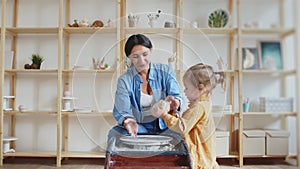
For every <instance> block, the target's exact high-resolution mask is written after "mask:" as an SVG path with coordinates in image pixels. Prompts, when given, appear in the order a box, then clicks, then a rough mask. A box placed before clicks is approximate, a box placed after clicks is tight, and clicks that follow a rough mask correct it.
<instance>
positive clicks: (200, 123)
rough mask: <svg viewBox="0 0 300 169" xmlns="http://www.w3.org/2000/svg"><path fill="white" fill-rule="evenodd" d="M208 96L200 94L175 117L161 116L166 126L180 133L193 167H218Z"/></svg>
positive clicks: (199, 168)
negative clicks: (200, 95) (199, 96)
mask: <svg viewBox="0 0 300 169" xmlns="http://www.w3.org/2000/svg"><path fill="white" fill-rule="evenodd" d="M210 111H211V105H210V100H209V97H207V96H202V97H201V98H199V99H198V100H197V101H195V102H194V103H191V104H190V105H189V108H188V109H187V110H186V111H185V112H183V113H182V114H181V116H180V117H176V116H173V115H170V114H166V115H164V116H163V119H164V120H165V122H166V124H167V126H168V127H169V128H170V129H171V130H174V131H176V132H178V133H180V134H181V135H182V137H183V138H184V140H185V141H186V143H187V145H188V147H189V150H190V155H191V160H192V164H193V169H219V168H220V167H219V165H218V163H217V161H216V150H215V149H216V145H215V141H216V136H215V130H216V128H215V125H214V121H213V119H212V117H211V115H210Z"/></svg>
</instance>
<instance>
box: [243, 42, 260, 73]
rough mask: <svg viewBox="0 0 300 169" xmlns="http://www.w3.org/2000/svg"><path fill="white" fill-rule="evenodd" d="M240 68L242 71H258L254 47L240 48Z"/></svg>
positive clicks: (257, 59)
mask: <svg viewBox="0 0 300 169" xmlns="http://www.w3.org/2000/svg"><path fill="white" fill-rule="evenodd" d="M242 68H243V69H244V70H256V69H259V58H258V55H257V48H255V47H244V48H242Z"/></svg>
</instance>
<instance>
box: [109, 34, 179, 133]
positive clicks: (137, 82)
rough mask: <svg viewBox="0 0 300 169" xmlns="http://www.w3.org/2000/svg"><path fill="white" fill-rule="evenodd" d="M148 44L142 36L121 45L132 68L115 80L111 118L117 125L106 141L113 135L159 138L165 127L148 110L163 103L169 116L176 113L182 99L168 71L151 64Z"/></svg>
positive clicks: (171, 72) (139, 35) (173, 76)
mask: <svg viewBox="0 0 300 169" xmlns="http://www.w3.org/2000/svg"><path fill="white" fill-rule="evenodd" d="M151 52H152V43H151V41H150V40H149V39H148V37H146V36H145V35H142V34H136V35H132V36H130V37H129V38H128V40H127V42H126V44H125V54H126V56H127V57H128V58H129V59H130V61H131V63H132V66H131V67H130V68H129V69H128V70H127V72H125V73H124V74H123V75H121V76H120V77H119V79H118V84H117V90H116V95H115V104H114V109H113V115H114V117H115V119H116V120H117V122H118V125H117V126H115V127H114V128H113V129H112V130H111V131H110V132H109V135H108V137H109V138H111V137H113V136H115V135H120V134H121V135H128V134H129V135H131V136H136V135H137V134H159V133H162V132H164V131H165V130H166V129H167V127H166V125H165V123H164V121H163V119H161V118H156V117H154V116H152V114H151V112H150V109H151V106H152V105H153V104H154V103H155V102H157V101H159V100H161V99H166V100H167V101H169V102H170V103H171V105H170V112H172V113H174V112H177V111H179V110H180V107H182V106H181V104H182V95H181V90H180V87H179V84H178V82H177V80H176V76H175V73H174V71H173V70H172V68H170V67H169V66H168V65H165V64H160V63H152V62H151V61H150V56H151Z"/></svg>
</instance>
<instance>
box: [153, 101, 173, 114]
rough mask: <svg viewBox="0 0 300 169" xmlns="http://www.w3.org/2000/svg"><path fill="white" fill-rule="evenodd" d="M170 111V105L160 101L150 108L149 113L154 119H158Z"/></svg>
mask: <svg viewBox="0 0 300 169" xmlns="http://www.w3.org/2000/svg"><path fill="white" fill-rule="evenodd" d="M169 111H170V103H169V102H167V101H165V100H160V101H159V102H157V103H155V104H154V105H153V106H152V107H151V113H152V115H153V116H154V117H157V118H160V117H162V116H163V115H164V114H167V113H168V112H169Z"/></svg>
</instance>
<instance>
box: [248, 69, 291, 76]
mask: <svg viewBox="0 0 300 169" xmlns="http://www.w3.org/2000/svg"><path fill="white" fill-rule="evenodd" d="M242 73H248V74H286V75H293V74H295V73H296V70H264V69H261V70H242Z"/></svg>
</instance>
